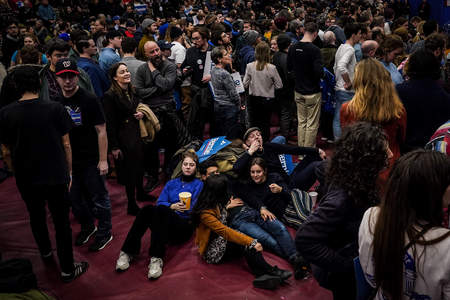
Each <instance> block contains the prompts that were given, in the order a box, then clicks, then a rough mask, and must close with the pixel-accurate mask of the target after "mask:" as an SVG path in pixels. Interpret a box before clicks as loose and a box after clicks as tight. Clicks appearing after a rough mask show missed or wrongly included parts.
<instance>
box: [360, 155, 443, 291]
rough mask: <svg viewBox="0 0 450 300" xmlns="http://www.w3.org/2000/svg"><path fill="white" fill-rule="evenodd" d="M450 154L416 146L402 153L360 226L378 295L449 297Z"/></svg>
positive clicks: (366, 266)
mask: <svg viewBox="0 0 450 300" xmlns="http://www.w3.org/2000/svg"><path fill="white" fill-rule="evenodd" d="M449 204H450V158H449V157H448V156H446V155H444V154H442V153H439V152H437V151H425V150H415V151H413V152H410V153H407V154H405V155H403V156H402V157H400V158H399V159H398V160H397V161H396V163H395V164H394V167H393V169H392V172H391V176H390V178H389V183H388V187H387V191H386V197H385V198H384V199H383V201H382V202H381V205H380V206H379V207H372V208H369V209H368V210H367V211H366V212H365V214H364V218H363V220H362V222H361V226H360V228H359V258H360V262H361V267H362V271H363V272H364V277H365V279H366V280H367V283H368V284H369V285H370V286H371V287H372V289H373V290H372V295H374V298H373V299H448V298H449V297H450V282H449V280H448V279H449V278H450V267H449V264H450V255H449V253H448V249H449V247H450V238H449V237H450V230H448V229H446V228H443V226H442V223H443V221H444V218H443V216H444V214H443V213H442V208H447V207H448V206H449Z"/></svg>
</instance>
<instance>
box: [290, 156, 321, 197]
mask: <svg viewBox="0 0 450 300" xmlns="http://www.w3.org/2000/svg"><path fill="white" fill-rule="evenodd" d="M321 162H322V159H321V158H320V156H319V155H306V156H305V157H304V158H303V159H302V160H301V161H300V162H299V163H298V165H297V166H296V167H295V169H294V171H292V174H291V176H290V182H289V188H290V189H294V188H296V189H299V190H302V191H308V190H309V189H310V188H311V187H312V185H313V184H314V183H315V182H316V180H317V175H316V172H315V171H316V168H317V166H318V165H320V164H321Z"/></svg>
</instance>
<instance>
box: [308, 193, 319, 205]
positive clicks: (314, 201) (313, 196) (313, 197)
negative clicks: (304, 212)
mask: <svg viewBox="0 0 450 300" xmlns="http://www.w3.org/2000/svg"><path fill="white" fill-rule="evenodd" d="M308 194H309V197H311V200H312V206H313V207H314V206H316V203H317V196H318V194H317V192H309V193H308Z"/></svg>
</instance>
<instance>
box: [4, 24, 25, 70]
mask: <svg viewBox="0 0 450 300" xmlns="http://www.w3.org/2000/svg"><path fill="white" fill-rule="evenodd" d="M22 46H23V41H22V39H21V38H20V36H19V24H18V22H17V21H10V22H8V25H7V30H6V35H5V37H4V38H3V42H2V53H3V57H2V62H3V65H4V66H5V68H6V69H8V67H9V65H10V63H11V57H12V55H13V53H14V52H15V51H16V50H19V49H20V48H22Z"/></svg>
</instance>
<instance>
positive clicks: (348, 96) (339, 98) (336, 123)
mask: <svg viewBox="0 0 450 300" xmlns="http://www.w3.org/2000/svg"><path fill="white" fill-rule="evenodd" d="M354 95H355V92H345V91H336V108H335V110H334V118H333V134H334V139H335V140H337V139H338V138H340V137H341V133H342V132H341V117H340V113H341V106H342V104H344V103H345V102H347V101H350V100H352V98H353V96H354Z"/></svg>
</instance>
